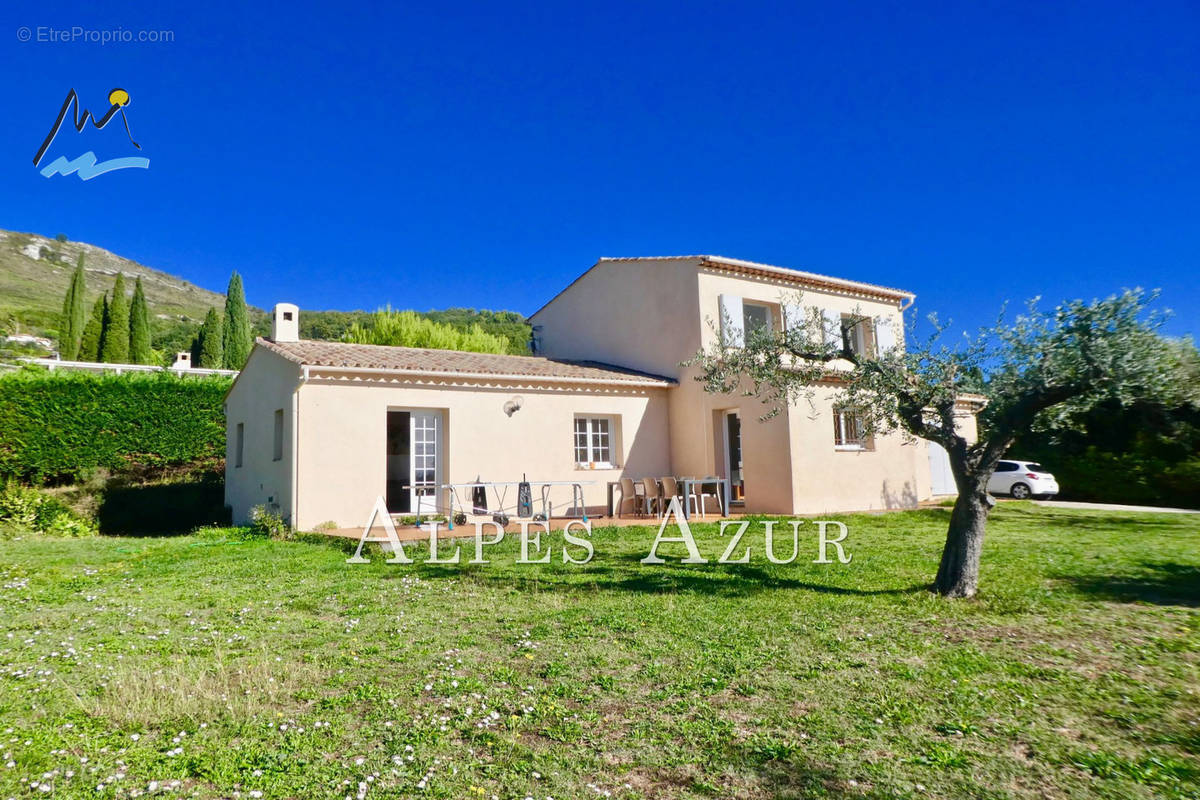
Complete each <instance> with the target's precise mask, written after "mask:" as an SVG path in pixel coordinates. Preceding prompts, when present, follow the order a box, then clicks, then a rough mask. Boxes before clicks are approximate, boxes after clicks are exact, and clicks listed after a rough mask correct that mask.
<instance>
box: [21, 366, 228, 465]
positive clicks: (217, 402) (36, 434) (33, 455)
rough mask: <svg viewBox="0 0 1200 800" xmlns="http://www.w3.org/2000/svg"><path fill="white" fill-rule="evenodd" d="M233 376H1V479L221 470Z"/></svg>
mask: <svg viewBox="0 0 1200 800" xmlns="http://www.w3.org/2000/svg"><path fill="white" fill-rule="evenodd" d="M228 388H229V379H227V378H198V377H189V378H180V377H178V376H175V375H172V374H169V373H157V374H150V375H146V374H133V375H93V374H88V373H79V372H73V373H63V372H45V371H42V370H40V369H37V368H29V369H25V370H21V371H18V372H13V373H9V374H7V375H3V376H0V478H4V477H14V478H19V479H21V480H24V481H26V482H31V483H40V482H43V481H53V482H63V481H74V480H78V479H80V478H82V477H85V476H86V475H88V474H90V473H92V472H93V471H94V470H96V469H97V468H103V469H108V470H111V471H112V472H113V473H116V474H139V473H141V474H144V473H147V472H153V471H154V470H162V469H165V468H169V467H176V466H181V465H194V466H196V467H207V468H209V469H216V468H218V467H219V465H220V462H221V459H223V458H224V456H225V421H224V409H223V404H224V398H225V392H226V390H228Z"/></svg>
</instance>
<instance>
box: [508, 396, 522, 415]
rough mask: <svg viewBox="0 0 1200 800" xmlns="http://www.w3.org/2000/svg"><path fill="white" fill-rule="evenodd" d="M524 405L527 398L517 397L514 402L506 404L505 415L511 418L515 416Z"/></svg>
mask: <svg viewBox="0 0 1200 800" xmlns="http://www.w3.org/2000/svg"><path fill="white" fill-rule="evenodd" d="M524 403H525V398H523V397H521V395H519V394H518V395H515V396H514V397H513V399H512V400H509V401H508V402H507V403H505V404H504V413H505V414H507V415H508V416H510V417H511V416H512V415H513V414H515V413H517V412H518V411H520V410H521V406H522V405H524Z"/></svg>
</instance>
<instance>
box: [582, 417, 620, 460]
mask: <svg viewBox="0 0 1200 800" xmlns="http://www.w3.org/2000/svg"><path fill="white" fill-rule="evenodd" d="M612 431H613V424H612V419H611V418H610V417H576V418H575V465H576V466H580V467H587V466H593V467H611V466H612V465H613V458H612Z"/></svg>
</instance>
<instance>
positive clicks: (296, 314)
mask: <svg viewBox="0 0 1200 800" xmlns="http://www.w3.org/2000/svg"><path fill="white" fill-rule="evenodd" d="M271 341H273V342H298V341H300V309H299V308H297V307H296V306H294V305H292V304H291V303H276V304H275V313H274V315H273V316H272V318H271Z"/></svg>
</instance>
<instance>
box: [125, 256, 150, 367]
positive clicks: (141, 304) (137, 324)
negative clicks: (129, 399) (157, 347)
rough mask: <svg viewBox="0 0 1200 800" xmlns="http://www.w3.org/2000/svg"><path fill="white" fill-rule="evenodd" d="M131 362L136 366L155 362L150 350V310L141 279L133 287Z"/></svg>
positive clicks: (130, 312) (130, 320) (130, 324)
mask: <svg viewBox="0 0 1200 800" xmlns="http://www.w3.org/2000/svg"><path fill="white" fill-rule="evenodd" d="M129 360H130V361H131V362H133V363H134V364H149V363H151V362H153V361H154V353H153V352H152V351H151V350H150V309H149V308H148V307H147V306H146V292H145V290H144V289H142V279H141V278H140V277H139V278H138V279H137V282H136V283H135V284H134V285H133V302H132V303H131V304H130V306H129Z"/></svg>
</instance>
